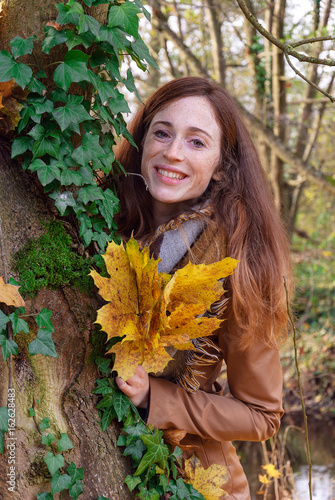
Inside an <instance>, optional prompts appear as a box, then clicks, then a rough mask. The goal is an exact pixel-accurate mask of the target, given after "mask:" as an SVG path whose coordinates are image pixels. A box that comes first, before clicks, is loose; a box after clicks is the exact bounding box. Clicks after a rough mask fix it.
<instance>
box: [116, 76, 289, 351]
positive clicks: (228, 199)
mask: <svg viewBox="0 0 335 500" xmlns="http://www.w3.org/2000/svg"><path fill="white" fill-rule="evenodd" d="M188 96H203V97H205V98H206V99H207V100H208V102H209V103H210V104H211V106H212V108H213V110H214V112H215V114H216V117H217V120H218V123H219V125H220V127H221V131H222V144H221V158H220V163H219V167H218V171H219V172H220V174H221V176H220V180H218V181H214V182H211V183H210V186H209V188H208V189H207V190H206V193H205V194H206V195H208V197H209V198H210V200H211V205H212V206H213V207H214V214H213V224H215V227H216V240H217V241H216V242H217V243H218V244H219V246H220V247H221V249H222V252H224V253H225V255H227V256H230V257H233V258H235V259H238V260H240V262H239V264H238V266H237V269H236V270H235V272H234V274H233V275H232V276H231V277H230V278H229V282H228V286H227V283H225V288H228V290H229V291H230V295H231V299H230V307H229V310H230V315H229V319H230V320H231V321H232V322H233V324H234V325H235V328H232V329H231V328H229V329H230V330H234V331H236V328H237V330H238V335H237V337H238V340H239V344H240V345H241V347H242V348H246V347H248V346H249V345H250V344H251V343H252V342H254V341H257V340H260V341H263V342H265V343H267V344H269V345H272V346H275V345H277V341H278V340H279V338H281V337H282V334H283V333H286V331H287V320H288V314H287V301H286V292H285V288H284V283H283V276H285V277H286V280H287V283H288V285H287V286H288V290H289V291H290V289H291V266H290V258H289V246H288V241H287V237H286V234H285V230H284V228H283V226H282V223H281V220H280V217H279V214H278V212H277V210H276V208H275V205H274V202H273V197H272V194H271V192H270V189H269V186H268V183H267V180H266V177H265V173H264V170H263V169H262V166H261V164H260V160H259V158H258V155H257V152H256V149H255V147H254V145H253V142H252V140H251V137H250V135H249V132H248V131H247V129H246V127H245V125H244V123H243V121H242V119H241V117H240V114H239V110H238V107H237V105H236V104H235V102H234V99H233V98H232V97H231V96H230V95H229V94H228V93H227V92H226V91H225V90H224V89H223V88H222V87H220V86H219V85H217V84H215V83H213V82H210V81H207V80H206V79H204V78H200V77H184V78H179V79H176V80H173V81H171V82H168V83H166V84H165V85H163V86H162V87H161V88H159V89H158V90H157V91H156V92H155V93H154V94H153V95H152V96H151V97H150V98H149V99H148V101H147V102H146V104H145V105H144V106H143V107H142V108H141V109H140V110H139V111H138V112H137V114H136V115H135V117H134V119H133V120H132V123H131V125H130V127H129V130H130V132H131V134H132V136H133V139H134V141H135V143H136V144H137V146H138V149H136V148H135V147H133V146H132V145H131V144H130V143H129V142H128V141H126V140H123V141H122V142H121V144H120V146H119V148H118V150H117V152H116V156H117V159H118V160H119V161H120V163H121V164H122V166H123V167H124V168H125V170H126V171H127V172H129V173H135V174H140V173H141V157H142V145H143V142H144V138H145V135H146V132H147V130H148V128H149V125H150V123H151V121H152V119H153V117H154V116H155V114H156V113H157V112H158V111H160V110H162V109H163V108H164V107H166V106H167V105H168V104H170V103H171V102H172V101H175V100H177V99H181V98H184V97H188ZM118 195H119V199H120V213H119V215H118V217H117V224H118V228H119V233H120V234H121V235H122V236H123V237H126V238H127V237H129V236H130V235H131V233H133V234H134V237H135V238H137V239H140V240H141V239H145V238H146V237H147V236H148V235H150V234H152V233H153V232H154V230H155V229H156V228H155V227H154V222H153V214H152V201H151V195H150V193H149V192H148V191H146V189H145V183H144V182H143V180H142V179H141V178H140V177H139V176H138V175H128V176H125V177H122V178H120V182H119V193H118ZM223 238H224V245H223V243H222V242H223ZM223 256H224V255H221V256H220V255H218V260H219V259H220V258H223ZM231 321H230V322H229V323H230V324H231Z"/></svg>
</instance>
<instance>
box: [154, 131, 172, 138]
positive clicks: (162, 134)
mask: <svg viewBox="0 0 335 500" xmlns="http://www.w3.org/2000/svg"><path fill="white" fill-rule="evenodd" d="M154 135H155V136H156V137H159V138H161V139H166V138H167V137H169V134H168V133H167V132H165V131H164V130H156V132H154Z"/></svg>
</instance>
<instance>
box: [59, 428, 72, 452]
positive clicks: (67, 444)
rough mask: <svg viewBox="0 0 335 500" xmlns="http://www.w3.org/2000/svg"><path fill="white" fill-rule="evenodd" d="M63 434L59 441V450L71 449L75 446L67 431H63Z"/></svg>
mask: <svg viewBox="0 0 335 500" xmlns="http://www.w3.org/2000/svg"><path fill="white" fill-rule="evenodd" d="M61 436H62V437H61V438H60V440H59V441H58V443H57V446H58V451H64V450H71V448H74V446H73V444H72V443H71V441H70V438H69V436H68V435H67V433H66V432H62V433H61Z"/></svg>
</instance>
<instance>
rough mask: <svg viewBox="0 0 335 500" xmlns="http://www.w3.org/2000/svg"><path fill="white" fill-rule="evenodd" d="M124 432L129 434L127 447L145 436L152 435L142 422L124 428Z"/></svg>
mask: <svg viewBox="0 0 335 500" xmlns="http://www.w3.org/2000/svg"><path fill="white" fill-rule="evenodd" d="M124 431H125V432H126V433H127V434H128V437H127V445H129V444H131V443H133V442H134V441H136V440H138V438H141V436H143V435H144V434H150V431H149V429H148V428H147V427H146V426H145V425H144V424H143V423H142V422H139V423H138V424H136V425H128V426H126V427H125V428H124Z"/></svg>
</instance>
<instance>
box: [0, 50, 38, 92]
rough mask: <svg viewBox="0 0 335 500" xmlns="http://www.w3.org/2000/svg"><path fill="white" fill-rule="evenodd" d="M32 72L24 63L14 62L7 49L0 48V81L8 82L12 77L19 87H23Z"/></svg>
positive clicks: (28, 80)
mask: <svg viewBox="0 0 335 500" xmlns="http://www.w3.org/2000/svg"><path fill="white" fill-rule="evenodd" d="M32 74H33V72H32V70H31V68H30V67H29V66H27V65H26V64H23V63H18V62H16V61H15V59H14V57H13V56H12V55H11V54H10V53H9V52H8V50H0V82H8V81H9V80H11V79H12V78H14V80H15V81H16V83H17V84H18V85H19V86H20V87H22V88H25V86H26V85H28V83H29V82H30V79H31V77H32Z"/></svg>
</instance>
